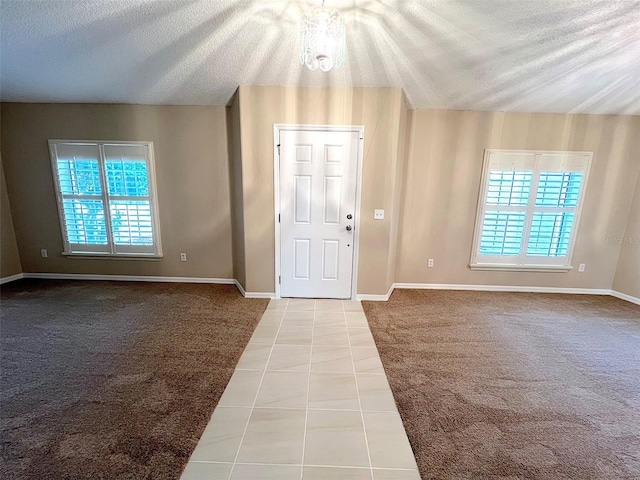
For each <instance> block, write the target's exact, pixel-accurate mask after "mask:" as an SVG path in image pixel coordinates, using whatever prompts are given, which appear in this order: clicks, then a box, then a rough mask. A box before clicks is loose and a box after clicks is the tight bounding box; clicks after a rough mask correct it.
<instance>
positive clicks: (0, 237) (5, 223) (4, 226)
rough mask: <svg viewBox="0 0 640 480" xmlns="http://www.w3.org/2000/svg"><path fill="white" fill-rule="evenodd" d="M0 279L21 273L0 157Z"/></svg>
mask: <svg viewBox="0 0 640 480" xmlns="http://www.w3.org/2000/svg"><path fill="white" fill-rule="evenodd" d="M0 177H2V178H1V182H0V278H5V277H10V276H11V275H15V274H17V273H22V265H21V264H20V255H19V254H18V244H17V243H16V234H15V231H14V229H13V219H12V218H11V208H10V206H9V196H8V195H7V183H6V182H5V178H4V167H3V165H2V158H1V156H0Z"/></svg>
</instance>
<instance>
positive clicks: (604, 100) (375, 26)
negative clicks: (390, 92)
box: [0, 0, 640, 114]
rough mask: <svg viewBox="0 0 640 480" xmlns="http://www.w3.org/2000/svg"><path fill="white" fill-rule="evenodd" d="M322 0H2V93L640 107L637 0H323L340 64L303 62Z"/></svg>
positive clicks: (151, 100)
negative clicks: (274, 91)
mask: <svg viewBox="0 0 640 480" xmlns="http://www.w3.org/2000/svg"><path fill="white" fill-rule="evenodd" d="M320 4H321V1H320V0H316V1H312V0H299V1H293V0H288V1H287V0H255V1H240V0H215V1H214V0H209V1H206V0H201V1H186V0H158V1H144V0H83V1H67V0H46V1H39V0H1V4H0V22H1V29H2V31H1V44H0V49H1V50H0V55H1V57H0V68H1V70H0V98H1V99H2V100H3V101H29V102H32V101H35V102H108V103H147V104H198V105H224V104H226V103H227V101H228V100H229V98H230V97H231V95H232V94H233V92H234V90H235V88H236V86H237V85H295V86H367V87H379V86H393V87H402V88H403V89H404V90H405V92H406V95H407V98H408V100H409V103H410V105H411V106H412V107H415V108H448V109H465V110H498V111H538V112H581V113H624V114H640V0H620V1H616V0H602V1H601V0H598V1H591V0H471V1H458V0H415V1H409V0H326V6H331V7H337V8H339V9H340V10H341V11H342V13H343V15H344V17H345V20H346V24H347V58H346V61H345V64H344V66H343V67H342V68H341V69H339V70H334V71H332V72H330V73H328V74H327V73H323V72H320V71H314V72H310V71H307V70H306V69H305V68H304V67H302V66H301V65H300V64H299V62H298V56H297V49H298V24H299V19H300V17H301V15H302V12H303V11H304V10H305V9H308V8H310V7H313V6H319V5H320Z"/></svg>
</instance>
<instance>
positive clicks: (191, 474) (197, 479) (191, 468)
mask: <svg viewBox="0 0 640 480" xmlns="http://www.w3.org/2000/svg"><path fill="white" fill-rule="evenodd" d="M232 467H233V463H199V462H195V463H192V462H189V463H187V466H186V468H185V469H184V471H183V472H182V476H181V477H180V480H214V479H216V480H218V479H223V478H224V479H226V478H229V473H231V468H232Z"/></svg>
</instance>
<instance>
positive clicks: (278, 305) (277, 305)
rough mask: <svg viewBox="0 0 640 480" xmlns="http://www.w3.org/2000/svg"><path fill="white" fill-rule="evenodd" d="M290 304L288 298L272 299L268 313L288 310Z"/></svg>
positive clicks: (268, 306)
mask: <svg viewBox="0 0 640 480" xmlns="http://www.w3.org/2000/svg"><path fill="white" fill-rule="evenodd" d="M288 304H289V299H288V298H277V299H276V298H272V299H271V300H269V305H267V310H266V311H267V312H271V311H277V310H284V309H285V308H287V305H288Z"/></svg>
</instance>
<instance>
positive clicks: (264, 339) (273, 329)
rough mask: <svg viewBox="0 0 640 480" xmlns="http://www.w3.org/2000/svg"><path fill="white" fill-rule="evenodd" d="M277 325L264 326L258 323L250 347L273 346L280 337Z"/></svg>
mask: <svg viewBox="0 0 640 480" xmlns="http://www.w3.org/2000/svg"><path fill="white" fill-rule="evenodd" d="M278 328H279V327H278V326H277V325H262V324H260V323H258V326H257V327H256V329H255V330H254V331H253V335H252V336H251V339H250V340H249V344H250V345H252V344H253V345H273V342H274V341H275V339H276V335H278Z"/></svg>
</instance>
